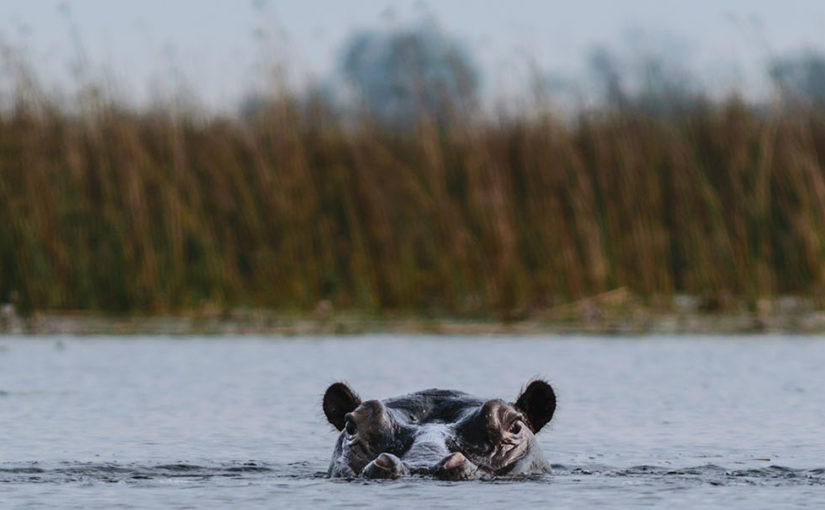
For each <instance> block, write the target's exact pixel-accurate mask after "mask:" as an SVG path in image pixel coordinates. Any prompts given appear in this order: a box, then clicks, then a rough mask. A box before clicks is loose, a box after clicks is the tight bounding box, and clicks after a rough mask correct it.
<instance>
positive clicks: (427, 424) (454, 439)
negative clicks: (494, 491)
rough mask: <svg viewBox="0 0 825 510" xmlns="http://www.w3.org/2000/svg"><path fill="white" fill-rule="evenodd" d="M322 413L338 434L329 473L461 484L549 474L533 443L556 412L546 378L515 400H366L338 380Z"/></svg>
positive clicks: (431, 393) (438, 393)
mask: <svg viewBox="0 0 825 510" xmlns="http://www.w3.org/2000/svg"><path fill="white" fill-rule="evenodd" d="M323 409H324V414H326V417H327V419H328V420H329V422H330V423H331V424H332V425H333V426H334V427H335V428H336V429H338V430H339V431H340V434H339V436H338V440H337V441H336V443H335V449H334V451H333V456H332V462H331V464H330V468H329V474H330V476H334V477H336V476H344V477H353V476H364V477H368V478H394V477H398V476H401V475H403V474H407V473H416V474H427V475H435V476H437V477H439V478H442V479H450V480H458V479H471V478H478V477H480V476H484V475H492V476H501V475H516V474H530V473H540V472H545V471H547V470H548V469H549V466H548V464H547V462H546V461H545V460H544V457H543V455H542V453H541V450H540V448H539V446H538V444H537V443H536V440H535V434H536V433H538V432H539V430H541V429H542V427H544V426H545V425H546V424H547V423H548V422H549V421H550V419H551V418H552V417H553V413H554V411H555V409H556V396H555V393H554V392H553V389H552V387H551V386H550V385H549V384H548V383H546V382H544V381H540V380H536V381H533V382H531V383H530V384H529V385H528V386H527V387H526V388H525V389H524V391H522V393H521V394H520V395H519V397H518V399H516V402H515V403H508V402H505V401H503V400H498V399H496V400H486V401H485V400H481V399H478V398H476V397H473V396H471V395H468V394H466V393H462V392H458V391H452V390H424V391H420V392H417V393H412V394H409V395H405V396H403V397H396V398H392V399H387V400H384V401H378V400H368V401H363V402H362V401H361V399H360V398H359V397H358V395H356V394H355V392H354V391H352V390H351V389H350V388H349V387H348V386H347V385H346V384H344V383H340V382H338V383H334V384H332V385H331V386H330V387H329V388H327V391H326V393H325V394H324V400H323Z"/></svg>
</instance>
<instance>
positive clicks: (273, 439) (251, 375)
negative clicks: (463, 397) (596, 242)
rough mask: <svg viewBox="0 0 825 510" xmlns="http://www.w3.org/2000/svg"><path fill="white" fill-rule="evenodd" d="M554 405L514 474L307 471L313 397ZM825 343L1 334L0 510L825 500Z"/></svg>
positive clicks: (320, 430)
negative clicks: (443, 391) (540, 399)
mask: <svg viewBox="0 0 825 510" xmlns="http://www.w3.org/2000/svg"><path fill="white" fill-rule="evenodd" d="M536 376H541V377H545V378H546V379H548V380H549V381H550V382H551V383H552V384H553V386H554V388H555V389H556V393H557V394H558V399H559V405H558V408H557V411H556V416H555V417H554V419H553V421H552V422H551V424H550V425H549V426H548V427H546V428H545V429H544V430H543V431H542V432H541V434H539V436H538V438H539V442H540V443H541V445H542V448H543V449H544V452H545V455H546V457H547V458H548V460H550V461H551V463H553V469H554V472H553V474H550V475H546V476H541V477H538V478H536V479H531V480H526V481H508V480H498V481H473V482H453V483H448V482H441V481H437V480H429V479H419V478H408V479H401V480H396V481H364V480H357V481H342V480H329V479H326V478H325V477H324V471H325V470H326V468H327V464H328V462H329V458H330V454H331V452H332V445H333V442H334V440H335V437H336V433H335V432H334V431H333V429H332V427H331V426H330V425H328V424H327V423H326V420H325V419H324V416H323V413H322V411H321V395H322V394H323V391H324V389H325V388H326V386H327V385H328V384H329V383H331V382H333V381H335V380H338V379H344V380H346V381H348V382H349V383H350V384H351V385H352V387H353V388H354V389H356V391H358V392H359V393H360V395H361V396H362V397H364V398H385V397H390V396H395V395H400V394H403V393H407V392H411V391H416V390H420V389H424V388H429V387H441V388H454V389H460V390H464V391H468V392H470V393H474V394H476V395H479V396H482V397H502V398H506V399H508V400H513V399H515V397H516V396H517V394H518V391H519V389H520V388H521V386H522V385H523V384H524V383H525V382H527V381H528V380H529V379H530V378H532V377H536ZM823 391H825V339H815V338H802V337H762V336H760V337H698V338H695V337H664V338H658V337H656V338H654V337H641V338H636V337H634V338H629V337H583V336H565V337H530V338H523V337H515V338H513V337H483V338H468V337H426V336H421V337H419V336H366V337H341V338H294V339H279V338H249V337H238V338H231V337H209V338H189V337H186V338H174V337H173V338H170V337H120V338H109V337H106V338H75V337H0V508H4V509H5V508H229V507H236V508H282V507H306V506H310V505H312V506H315V507H325V506H353V507H355V506H357V507H367V508H386V507H387V506H390V505H391V506H393V507H398V508H404V507H418V508H420V507H425V506H429V505H432V506H438V507H439V508H466V507H468V506H483V507H500V508H504V507H510V506H513V505H516V506H527V505H541V506H542V507H554V508H582V507H589V508H593V507H599V506H603V507H610V508H621V507H634V508H635V507H638V506H651V507H665V506H667V507H669V508H699V507H703V508H708V507H717V508H742V509H745V508H747V509H750V508H754V507H769V506H776V505H778V506H781V507H783V508H787V507H793V506H800V507H803V506H818V505H822V504H825V430H823V429H824V428H825V398H823V397H825V395H823Z"/></svg>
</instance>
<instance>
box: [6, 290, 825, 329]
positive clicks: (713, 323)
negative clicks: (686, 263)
mask: <svg viewBox="0 0 825 510" xmlns="http://www.w3.org/2000/svg"><path fill="white" fill-rule="evenodd" d="M669 301H670V302H669V303H668V304H667V305H666V306H665V305H660V306H649V305H644V304H640V303H639V301H638V300H637V299H636V298H634V297H633V296H632V295H631V294H630V293H629V292H627V291H624V290H623V289H618V290H617V291H612V292H609V293H605V294H601V295H598V296H594V297H591V298H588V299H584V300H581V301H577V302H574V303H568V304H565V305H560V306H556V307H552V308H548V309H544V310H534V311H531V312H530V313H524V312H522V313H521V314H512V315H510V316H507V315H504V314H498V315H494V314H492V313H491V314H490V315H489V316H488V317H481V316H478V315H476V316H473V317H462V316H455V315H452V316H451V315H448V314H443V315H426V314H421V313H419V314H415V313H410V312H383V313H376V312H366V311H357V310H346V311H338V310H333V309H332V308H331V306H330V305H329V304H328V303H327V302H321V303H319V306H318V307H316V309H315V310H314V311H311V312H296V311H289V312H284V311H276V310H266V309H230V310H218V309H216V308H215V307H204V308H203V309H201V310H194V311H186V312H178V313H164V314H145V313H133V314H113V313H105V312H89V311H74V312H66V311H46V312H35V313H34V314H32V315H31V316H29V317H20V316H18V315H17V314H16V313H15V312H14V309H13V307H11V305H3V307H2V310H0V335H8V334H13V335H28V334H34V335H78V336H83V335H183V336H185V335H273V336H331V335H332V336H334V335H342V336H343V335H359V334H431V335H515V336H519V335H541V334H604V335H655V334H661V335H668V334H759V333H782V334H803V335H812V334H825V310H822V309H819V308H818V307H816V306H814V305H813V302H812V300H810V299H805V298H789V297H783V298H779V299H774V300H760V301H759V302H758V303H757V306H756V307H755V308H756V310H755V311H752V310H749V309H748V308H747V307H745V306H744V305H743V304H742V303H737V304H735V305H732V306H731V305H727V307H726V308H724V309H721V310H720V309H711V310H707V309H705V307H704V306H703V303H702V301H701V300H699V299H696V298H688V297H684V296H682V297H677V298H673V299H670V300H669Z"/></svg>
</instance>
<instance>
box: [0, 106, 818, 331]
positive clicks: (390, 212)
mask: <svg viewBox="0 0 825 510" xmlns="http://www.w3.org/2000/svg"><path fill="white" fill-rule="evenodd" d="M823 163H825V116H823V115H822V113H821V112H819V111H801V112H795V113H794V114H793V115H790V114H780V113H773V114H764V113H757V112H754V111H752V110H751V109H750V108H748V107H747V106H746V105H744V104H742V103H741V102H739V101H737V100H731V101H728V102H726V103H724V104H718V105H705V106H704V107H701V108H697V109H695V110H692V111H690V112H687V113H684V114H680V115H678V116H672V117H651V116H646V115H642V114H637V113H630V112H628V113H621V112H601V113H600V114H597V115H589V116H587V117H583V118H582V119H581V120H580V121H579V122H577V123H575V124H574V125H571V124H569V123H564V122H560V121H556V120H554V119H553V118H552V117H542V118H539V119H527V118H510V119H490V118H488V119H486V120H481V121H479V120H477V119H476V120H472V121H471V120H469V119H468V118H462V117H460V116H458V117H453V119H452V120H450V121H447V122H435V121H432V120H428V119H421V120H420V121H419V122H418V123H416V124H415V125H414V126H411V127H407V128H400V129H387V128H386V127H385V126H381V125H380V123H378V122H377V121H375V120H374V119H371V118H369V117H368V116H366V115H365V116H362V117H361V118H359V119H357V121H355V122H353V121H352V119H346V120H345V119H342V118H340V117H339V116H338V115H336V114H335V113H333V112H332V111H331V110H330V109H328V108H326V107H325V106H324V105H323V104H322V103H319V102H310V103H305V102H300V101H298V100H296V99H293V98H290V97H283V98H281V99H280V100H278V101H275V102H273V103H271V104H269V105H267V106H266V107H265V108H263V109H262V110H261V111H259V112H257V113H256V114H255V115H253V116H250V117H245V118H227V117H221V116H204V115H200V116H199V115H193V114H180V115H170V114H168V113H166V112H163V111H160V110H149V111H138V112H135V111H130V110H128V109H126V108H123V107H120V106H119V105H117V104H111V103H99V104H98V105H97V107H95V108H92V109H90V110H88V111H85V112H83V113H68V112H66V111H64V110H62V109H61V108H57V107H54V106H50V105H49V103H48V101H44V102H42V104H40V105H39V106H38V107H32V106H31V105H30V104H27V103H26V101H22V100H21V101H19V102H18V107H17V108H16V109H14V110H13V111H11V112H8V113H6V114H3V115H2V116H0V301H7V300H12V301H14V302H16V303H17V304H18V306H19V307H20V308H21V309H23V310H32V309H64V310H68V309H72V310H74V309H82V310H119V311H132V310H139V311H148V312H163V311H169V310H180V309H191V308H195V307H198V306H201V305H202V304H203V303H205V302H208V303H217V304H219V305H221V306H227V307H235V306H253V307H274V308H278V309H311V308H312V307H314V306H315V305H316V303H317V302H319V300H324V299H326V300H329V301H330V302H331V303H332V304H333V305H335V306H337V307H340V308H350V309H366V310H374V311H378V310H387V309H402V310H409V311H415V312H423V313H447V314H458V315H461V314H484V313H487V312H491V311H529V310H531V309H534V308H536V307H545V306H549V305H552V304H556V303H561V302H565V301H570V300H574V299H578V298H581V297H585V296H589V295H593V294H596V293H600V292H604V291H607V290H610V289H613V288H617V287H623V286H624V287H628V288H629V289H632V290H633V291H635V292H637V293H638V294H640V295H642V296H648V297H651V296H669V295H673V294H674V293H690V294H719V293H730V294H732V295H740V296H743V297H745V298H747V299H748V300H749V301H750V302H755V300H757V299H759V298H761V297H768V296H772V295H776V294H783V293H793V294H800V295H808V296H820V295H821V294H822V293H823V290H825V172H824V171H823V168H824V167H823Z"/></svg>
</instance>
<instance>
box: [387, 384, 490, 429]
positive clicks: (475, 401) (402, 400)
mask: <svg viewBox="0 0 825 510" xmlns="http://www.w3.org/2000/svg"><path fill="white" fill-rule="evenodd" d="M382 402H383V404H384V405H385V406H386V407H387V408H388V409H391V410H394V411H396V412H395V413H393V414H395V415H396V416H397V417H399V418H401V419H403V420H404V421H408V422H411V423H436V422H440V423H455V422H457V421H459V420H461V419H462V418H463V417H464V416H466V415H467V414H468V413H470V412H472V411H473V410H474V409H477V408H478V407H480V406H482V405H483V404H484V400H481V399H479V398H477V397H474V396H472V395H469V394H467V393H464V392H461V391H455V390H438V389H430V390H423V391H418V392H415V393H410V394H409V395H404V396H401V397H395V398H389V399H386V400H383V401H382ZM399 415H400V416H399Z"/></svg>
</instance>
